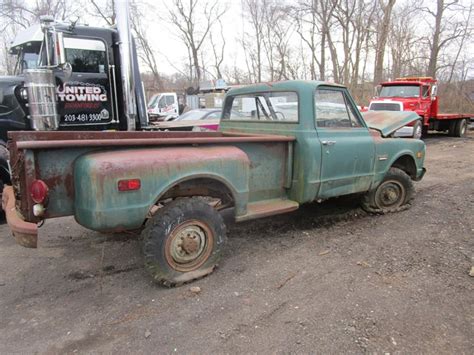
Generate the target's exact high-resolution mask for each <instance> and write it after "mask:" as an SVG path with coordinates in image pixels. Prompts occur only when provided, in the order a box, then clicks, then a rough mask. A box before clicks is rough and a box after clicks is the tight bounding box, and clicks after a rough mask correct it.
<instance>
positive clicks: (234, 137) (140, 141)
mask: <svg viewBox="0 0 474 355" xmlns="http://www.w3.org/2000/svg"><path fill="white" fill-rule="evenodd" d="M293 140H295V138H294V137H292V136H281V135H267V134H265V135H264V134H247V133H239V132H70V131H63V132H61V131H59V132H53V131H51V132H28V131H19V132H10V133H9V142H10V143H9V144H10V146H9V148H10V150H16V149H41V148H63V147H104V146H110V147H117V146H154V145H181V144H209V143H239V142H290V141H293Z"/></svg>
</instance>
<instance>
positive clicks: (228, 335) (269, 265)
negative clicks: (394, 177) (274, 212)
mask: <svg viewBox="0 0 474 355" xmlns="http://www.w3.org/2000/svg"><path fill="white" fill-rule="evenodd" d="M426 143H427V160H426V167H427V169H428V172H427V174H426V176H425V178H424V180H423V181H421V182H420V183H417V184H416V188H417V196H416V198H415V201H414V204H413V207H412V208H411V209H410V210H408V211H404V212H400V213H397V214H391V215H384V216H372V215H367V214H366V213H364V212H363V211H362V210H361V209H360V208H359V207H358V206H357V201H354V200H353V199H339V200H334V201H329V202H326V203H323V204H312V205H308V206H304V207H303V208H301V209H300V210H299V211H297V212H295V213H292V214H289V215H284V216H277V217H273V218H267V219H264V220H258V221H253V222H248V223H245V224H240V225H232V226H230V228H229V229H230V230H229V241H228V245H227V248H226V251H225V254H224V258H223V261H222V263H221V265H220V267H219V268H218V269H217V270H216V271H215V272H214V273H213V274H212V275H210V276H208V277H206V278H204V279H202V280H199V281H197V282H194V283H193V284H189V285H185V286H182V287H179V288H174V289H165V288H161V287H159V286H156V285H154V284H153V283H152V282H151V280H150V278H149V277H148V276H147V274H146V273H145V271H144V269H143V267H142V260H141V254H140V241H139V240H138V238H137V237H136V236H135V235H133V234H121V235H103V234H99V233H95V232H91V231H88V230H86V229H83V228H82V227H80V226H78V225H77V224H76V223H75V222H74V220H73V219H71V218H63V219H57V220H51V221H48V222H47V223H46V224H45V226H44V227H43V228H42V229H41V230H40V248H39V249H37V250H31V249H25V248H22V247H20V246H17V245H16V244H15V242H14V240H13V238H10V237H9V233H8V230H7V227H6V226H5V225H2V226H0V270H1V271H0V353H3V354H10V353H33V352H39V353H90V352H94V353H112V352H119V353H128V352H134V353H175V352H176V353H201V354H203V353H276V352H278V353H280V352H281V353H308V352H319V353H361V352H376V353H417V352H423V353H465V354H473V353H474V292H473V291H474V277H470V276H469V270H470V268H471V266H473V265H474V217H473V215H474V132H471V136H470V138H465V139H455V138H447V137H442V136H432V137H430V138H428V139H427V140H426ZM191 286H198V287H200V289H201V292H200V293H197V294H195V293H192V292H191V291H190V287H191Z"/></svg>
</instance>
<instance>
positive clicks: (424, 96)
mask: <svg viewBox="0 0 474 355" xmlns="http://www.w3.org/2000/svg"><path fill="white" fill-rule="evenodd" d="M438 106H439V97H438V81H437V80H436V79H434V78H431V77H408V78H397V79H395V80H394V81H387V82H383V83H381V84H380V85H378V86H377V87H376V92H375V96H374V97H373V99H372V100H371V101H370V104H369V107H368V110H369V111H412V112H415V113H416V114H417V115H418V116H419V118H420V119H419V121H416V122H414V123H412V124H411V125H410V126H407V127H404V128H403V129H401V130H400V131H399V132H398V133H399V135H401V136H413V137H414V138H421V136H422V135H424V134H426V133H427V132H428V130H436V131H438V132H443V131H448V133H449V135H450V136H455V137H463V136H465V135H466V133H467V126H468V123H469V121H470V117H473V116H474V115H472V114H462V113H439V110H438Z"/></svg>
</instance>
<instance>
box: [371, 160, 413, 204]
mask: <svg viewBox="0 0 474 355" xmlns="http://www.w3.org/2000/svg"><path fill="white" fill-rule="evenodd" d="M413 194H414V188H413V182H412V181H411V178H410V176H408V175H407V173H405V172H404V171H403V170H401V169H398V168H390V170H389V171H388V172H387V174H385V177H384V179H383V180H382V182H381V183H380V184H379V186H377V188H375V189H374V190H371V191H369V192H368V193H367V194H366V195H365V196H364V198H363V200H362V208H363V209H364V210H366V211H367V212H371V213H389V212H398V211H401V210H404V209H407V208H408V207H410V201H411V200H412V198H413Z"/></svg>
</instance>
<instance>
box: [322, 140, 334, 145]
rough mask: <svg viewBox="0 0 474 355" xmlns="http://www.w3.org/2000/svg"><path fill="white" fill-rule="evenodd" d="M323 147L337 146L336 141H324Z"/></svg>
mask: <svg viewBox="0 0 474 355" xmlns="http://www.w3.org/2000/svg"><path fill="white" fill-rule="evenodd" d="M321 143H323V145H334V144H336V141H322V142H321Z"/></svg>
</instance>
